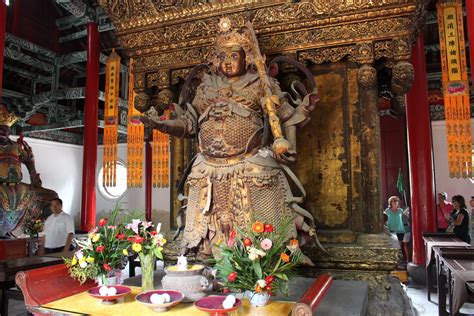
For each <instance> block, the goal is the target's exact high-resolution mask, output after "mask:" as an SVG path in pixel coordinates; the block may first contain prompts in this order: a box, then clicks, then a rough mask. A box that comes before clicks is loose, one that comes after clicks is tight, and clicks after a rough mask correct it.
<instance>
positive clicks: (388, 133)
mask: <svg viewBox="0 0 474 316" xmlns="http://www.w3.org/2000/svg"><path fill="white" fill-rule="evenodd" d="M380 137H381V160H382V199H383V203H384V206H386V204H387V200H388V198H389V197H390V196H392V195H397V196H399V197H400V198H401V199H402V201H403V200H404V199H403V196H402V194H400V192H398V188H397V180H398V170H399V168H401V169H402V175H403V187H404V189H405V194H406V198H407V204H408V205H410V192H409V181H408V179H409V178H408V152H407V137H406V124H405V118H404V117H398V118H394V117H391V116H382V117H380ZM403 204H405V203H404V202H403Z"/></svg>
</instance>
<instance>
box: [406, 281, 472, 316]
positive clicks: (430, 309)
mask: <svg viewBox="0 0 474 316" xmlns="http://www.w3.org/2000/svg"><path fill="white" fill-rule="evenodd" d="M406 292H407V294H408V296H409V297H410V298H411V300H412V303H413V307H414V308H415V310H416V312H417V315H418V316H436V315H438V304H437V303H438V297H437V295H436V292H435V293H432V294H431V302H428V299H427V293H426V288H425V286H422V285H417V284H413V283H409V284H408V286H407V287H406ZM460 312H461V313H462V315H474V304H471V303H466V304H464V306H463V307H462V308H461V311H460Z"/></svg>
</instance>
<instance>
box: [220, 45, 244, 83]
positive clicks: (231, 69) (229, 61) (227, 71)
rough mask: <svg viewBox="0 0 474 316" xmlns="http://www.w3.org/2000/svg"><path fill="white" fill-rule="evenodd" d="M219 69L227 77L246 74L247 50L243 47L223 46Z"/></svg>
mask: <svg viewBox="0 0 474 316" xmlns="http://www.w3.org/2000/svg"><path fill="white" fill-rule="evenodd" d="M218 57H219V70H220V71H221V72H222V73H223V74H224V76H226V77H227V78H234V77H239V76H242V75H244V74H245V52H244V50H243V49H242V47H239V46H231V47H222V48H221V49H220V51H219V55H218Z"/></svg>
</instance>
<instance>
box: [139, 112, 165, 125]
mask: <svg viewBox="0 0 474 316" xmlns="http://www.w3.org/2000/svg"><path fill="white" fill-rule="evenodd" d="M140 121H141V122H142V123H143V124H144V125H145V126H147V127H150V128H156V129H160V127H161V126H163V121H162V120H161V117H160V115H159V114H158V112H157V111H156V110H155V108H150V109H149V110H148V111H146V112H145V113H144V114H143V115H142V116H140Z"/></svg>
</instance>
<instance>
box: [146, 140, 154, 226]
mask: <svg viewBox="0 0 474 316" xmlns="http://www.w3.org/2000/svg"><path fill="white" fill-rule="evenodd" d="M151 137H152V136H151V135H148V137H147V139H146V143H145V218H146V220H147V221H151V220H152V209H153V205H152V199H151V193H152V182H151V180H152V179H151V177H152V172H153V171H152V164H153V162H152V148H151V143H150V138H151Z"/></svg>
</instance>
